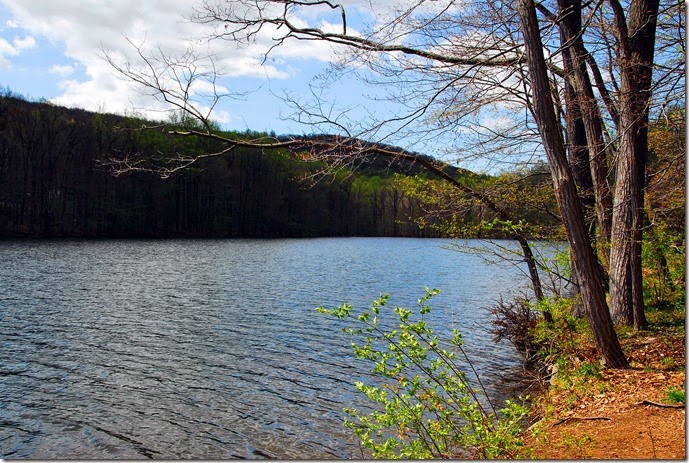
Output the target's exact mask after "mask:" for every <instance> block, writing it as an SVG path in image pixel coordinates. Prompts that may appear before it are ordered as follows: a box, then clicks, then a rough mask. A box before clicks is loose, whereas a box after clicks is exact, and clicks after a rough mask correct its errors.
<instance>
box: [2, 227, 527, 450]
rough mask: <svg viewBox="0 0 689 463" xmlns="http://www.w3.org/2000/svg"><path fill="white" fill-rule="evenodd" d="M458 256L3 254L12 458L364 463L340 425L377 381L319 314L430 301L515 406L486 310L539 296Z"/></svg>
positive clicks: (320, 250) (171, 246)
mask: <svg viewBox="0 0 689 463" xmlns="http://www.w3.org/2000/svg"><path fill="white" fill-rule="evenodd" d="M451 243H457V242H456V241H454V242H453V241H449V240H441V239H412V238H323V239H294V240H290V239H280V240H163V241H146V240H140V241H139V240H122V241H116V240H97V241H69V240H65V241H62V240H59V241H24V240H21V241H0V345H1V346H2V348H1V349H0V377H1V381H0V422H1V425H0V457H2V458H11V459H18V458H30V459H47V458H50V459H55V458H62V459H143V458H158V459H234V458H250V459H258V458H280V459H291V458H299V459H326V458H360V457H361V453H360V450H359V446H358V442H357V440H356V438H354V437H353V436H351V435H350V434H349V433H348V432H347V431H346V430H345V429H344V428H343V427H342V424H341V423H342V420H343V418H344V417H345V414H344V413H343V412H342V408H343V407H345V406H348V407H352V406H354V407H365V401H364V400H363V398H362V397H361V396H360V395H359V394H358V393H356V391H355V389H354V385H353V382H354V381H355V380H357V379H366V378H367V373H366V367H367V365H366V364H365V363H361V361H359V360H356V359H354V357H353V355H352V353H351V349H350V347H349V346H350V342H351V340H350V338H349V337H348V336H347V335H345V334H343V333H341V332H340V329H341V328H342V326H343V322H342V321H339V320H336V319H334V318H331V317H328V316H325V315H321V314H317V313H316V312H315V310H314V309H315V307H317V306H320V305H325V306H328V307H334V306H337V305H340V304H342V303H343V302H349V303H351V304H354V305H355V306H361V307H369V306H370V303H371V301H372V300H373V299H375V298H377V297H378V296H379V295H380V294H381V293H390V294H391V300H390V308H391V309H392V307H394V306H406V307H410V308H413V307H415V306H416V301H417V299H418V298H419V297H421V296H423V294H424V287H425V286H428V287H431V288H433V287H435V288H438V289H440V290H441V293H440V294H439V295H438V296H436V297H434V298H433V299H432V300H431V306H432V308H433V310H432V312H431V314H430V321H431V322H432V324H433V326H437V327H438V329H439V331H440V332H448V331H449V330H450V329H451V328H452V327H453V326H454V327H457V328H458V329H459V330H460V331H461V332H462V333H463V335H464V338H465V340H466V350H467V351H468V352H469V354H470V356H471V358H472V361H473V363H474V365H475V367H476V368H477V370H478V371H479V374H480V375H481V378H482V379H483V381H484V383H486V384H487V385H488V389H489V390H490V393H491V395H492V396H493V397H494V398H495V399H496V400H497V401H500V400H503V399H505V398H506V396H509V395H510V394H512V393H513V392H512V391H513V389H514V388H515V387H517V384H518V382H517V379H515V376H516V375H515V373H517V372H519V371H520V362H519V356H518V355H517V353H516V352H515V351H514V348H513V347H512V346H511V345H509V344H508V343H502V344H497V345H496V344H495V343H493V342H492V340H491V335H490V333H489V331H488V330H489V328H490V319H491V316H490V315H489V314H488V313H487V311H486V310H484V309H483V308H485V307H488V306H490V305H492V304H493V303H494V302H495V301H496V300H497V299H498V298H499V297H500V296H501V295H502V296H503V297H505V298H509V297H510V296H513V295H516V294H518V293H519V292H520V291H523V290H526V288H527V283H528V279H527V278H526V277H525V275H524V273H523V269H519V268H515V267H514V266H513V265H512V264H509V263H506V262H502V263H500V262H498V263H494V264H488V263H487V262H485V260H484V259H483V258H482V257H481V256H480V255H476V254H474V253H471V252H467V251H466V250H464V251H459V250H456V249H452V250H451V249H448V245H449V244H451ZM459 243H460V244H464V245H470V246H474V245H487V246H490V244H488V243H487V242H481V241H478V240H474V241H472V240H469V241H462V242H459ZM501 245H503V246H514V244H513V243H510V242H501Z"/></svg>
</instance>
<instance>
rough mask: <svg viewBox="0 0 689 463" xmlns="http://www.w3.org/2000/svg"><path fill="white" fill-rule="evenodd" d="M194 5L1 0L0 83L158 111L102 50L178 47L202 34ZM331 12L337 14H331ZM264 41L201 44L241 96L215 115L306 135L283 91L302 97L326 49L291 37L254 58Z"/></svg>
mask: <svg viewBox="0 0 689 463" xmlns="http://www.w3.org/2000/svg"><path fill="white" fill-rule="evenodd" d="M193 3H194V2H190V1H181V0H117V1H116V2H114V1H105V0H60V1H59V2H58V1H55V0H0V5H2V6H3V8H0V87H2V88H9V89H10V90H12V91H14V92H16V93H19V94H21V95H23V96H25V97H27V98H29V99H41V98H44V99H47V100H49V101H51V102H54V103H56V104H60V105H65V106H69V107H81V108H85V109H89V110H99V111H107V112H116V113H122V112H125V111H133V110H137V111H141V110H143V109H144V108H148V109H155V108H158V107H159V106H158V105H157V104H156V103H155V102H153V101H151V100H150V99H147V98H144V97H143V96H142V95H141V94H140V92H137V91H136V90H135V89H134V88H132V85H131V84H130V83H128V82H126V81H123V80H122V79H120V78H118V77H117V75H116V74H115V73H114V72H113V68H112V67H111V66H110V65H109V64H108V63H107V62H106V61H105V60H104V59H103V56H102V50H106V51H107V52H108V54H110V56H112V57H113V58H114V59H118V60H125V59H128V58H131V57H132V56H134V55H135V50H134V48H133V47H132V45H131V44H130V43H129V42H128V40H130V41H132V42H134V43H136V44H144V46H145V47H146V48H147V49H153V48H154V47H156V46H160V47H161V48H162V49H164V50H166V52H168V53H172V54H175V53H181V52H182V51H184V50H185V49H186V47H187V46H188V45H189V43H190V42H189V39H190V38H195V37H200V36H202V35H203V34H204V33H206V32H208V29H204V28H203V26H200V25H198V24H193V23H190V22H189V21H187V20H186V18H187V17H188V15H189V13H190V10H189V8H190V6H191V5H192V4H193ZM354 3H356V2H354ZM357 13H358V14H363V15H365V14H366V11H365V9H361V8H359V9H358V10H357V9H356V8H355V11H354V14H357ZM330 17H332V18H333V20H335V19H336V18H337V15H335V16H333V15H332V14H331V16H330ZM354 17H355V18H356V16H354ZM319 20H320V19H319ZM326 20H327V18H326ZM262 45H264V44H261V43H259V44H257V45H256V46H254V47H249V48H247V47H244V48H241V49H236V47H234V46H233V45H232V44H230V43H227V42H225V43H215V44H212V45H211V46H210V47H211V49H208V50H199V53H207V52H212V53H217V54H219V56H220V58H219V59H220V63H221V64H222V65H223V68H224V73H223V74H224V75H225V76H226V77H225V78H224V79H223V80H222V81H221V82H220V83H221V85H222V88H223V89H225V90H227V91H229V92H237V93H242V94H245V93H246V96H245V97H243V98H241V99H236V100H232V101H230V102H228V103H227V104H224V105H222V106H221V107H219V108H217V109H216V110H215V112H214V114H213V118H214V119H215V120H218V121H219V122H221V123H222V124H223V126H224V127H225V128H228V129H234V130H245V129H251V130H259V131H264V130H265V131H267V130H274V131H275V132H277V133H304V132H310V131H312V129H310V128H308V127H305V126H303V125H300V124H298V123H296V122H294V121H290V120H284V119H285V118H288V117H289V116H290V115H291V114H292V111H291V110H290V109H289V108H288V107H286V106H285V105H284V104H283V103H282V100H281V99H280V96H282V95H284V92H290V93H291V94H294V95H306V93H307V92H308V88H309V87H308V84H309V82H310V80H311V79H312V77H313V76H314V75H316V74H318V73H319V72H322V70H323V69H324V67H325V66H326V65H327V63H328V61H329V60H330V58H331V52H332V50H331V49H330V47H329V46H327V45H325V44H318V43H315V42H309V43H307V42H290V43H287V44H286V45H285V46H283V47H280V48H279V49H277V50H276V51H275V52H274V53H273V54H271V57H270V60H269V61H268V62H266V63H264V64H261V61H260V59H261V53H260V52H261V51H262V50H264V49H265V48H262ZM201 48H203V46H202V47H201ZM342 90H344V93H343V94H344V95H346V98H347V101H348V103H349V104H350V105H364V104H365V102H364V101H363V100H362V101H358V99H359V97H360V96H361V93H362V91H361V89H360V88H359V87H357V85H356V84H355V83H353V82H344V83H342V84H341V88H340V91H342Z"/></svg>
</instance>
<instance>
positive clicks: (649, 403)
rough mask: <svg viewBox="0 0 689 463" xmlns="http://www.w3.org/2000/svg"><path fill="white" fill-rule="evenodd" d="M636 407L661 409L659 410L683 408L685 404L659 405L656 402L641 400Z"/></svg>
mask: <svg viewBox="0 0 689 463" xmlns="http://www.w3.org/2000/svg"><path fill="white" fill-rule="evenodd" d="M637 405H653V406H654V407H661V408H685V407H686V405H685V404H661V403H658V402H651V401H650V400H642V401H641V402H639V403H637Z"/></svg>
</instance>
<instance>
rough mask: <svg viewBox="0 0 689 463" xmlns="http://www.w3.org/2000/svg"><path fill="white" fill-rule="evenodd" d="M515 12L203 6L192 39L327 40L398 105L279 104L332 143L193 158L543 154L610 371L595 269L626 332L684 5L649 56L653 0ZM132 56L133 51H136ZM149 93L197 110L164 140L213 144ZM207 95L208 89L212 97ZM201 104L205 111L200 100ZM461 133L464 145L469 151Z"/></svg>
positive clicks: (678, 76) (561, 4)
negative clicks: (656, 67)
mask: <svg viewBox="0 0 689 463" xmlns="http://www.w3.org/2000/svg"><path fill="white" fill-rule="evenodd" d="M516 6H517V7H518V8H515V5H510V4H504V3H501V2H495V1H493V0H474V1H472V2H469V3H467V2H458V1H454V0H445V1H426V0H417V1H414V2H404V3H400V4H399V6H398V7H397V8H396V9H395V11H393V12H392V13H391V14H389V15H388V16H386V17H384V18H383V17H381V18H380V21H379V22H378V23H376V24H375V25H374V26H373V27H371V28H369V29H367V30H366V31H357V30H354V28H353V26H352V24H348V22H347V11H346V9H345V7H344V6H343V5H341V4H335V3H334V2H329V1H321V0H234V1H229V2H225V1H223V2H221V1H211V0H205V1H203V2H202V3H201V4H200V6H199V7H198V8H197V9H196V10H195V12H194V13H193V15H192V20H194V21H196V22H198V23H200V24H205V25H207V26H208V27H209V28H210V29H211V32H210V33H209V35H208V37H207V39H209V40H228V41H231V42H232V43H234V44H252V43H257V42H261V41H262V42H264V43H266V52H265V57H267V56H268V55H269V54H270V53H272V52H274V50H276V49H277V48H278V47H280V46H281V45H283V44H284V43H286V42H287V41H289V40H302V41H321V42H326V43H329V44H332V45H333V46H336V47H338V48H339V49H340V50H342V51H343V52H342V55H341V59H340V61H339V62H337V63H335V65H334V66H333V68H332V69H331V73H330V74H329V76H330V77H333V76H336V75H337V74H338V73H350V72H353V71H352V69H357V70H358V71H357V73H358V76H359V77H361V78H362V81H363V82H367V83H369V84H374V85H378V86H382V85H384V86H385V88H386V89H387V90H388V92H389V93H388V96H389V98H390V99H393V100H396V101H398V102H400V103H401V104H400V111H399V113H398V114H395V115H392V116H390V117H387V118H383V119H376V118H372V119H370V120H367V121H363V122H362V121H359V124H358V125H357V124H356V123H354V121H347V120H346V119H343V118H339V117H337V116H334V115H333V114H334V113H333V112H332V108H330V107H326V106H325V104H324V103H323V102H322V101H316V102H313V103H312V104H308V103H304V102H303V101H297V100H294V99H292V100H290V101H291V102H292V103H293V105H294V108H295V111H296V114H297V117H298V118H299V119H300V120H304V121H306V122H308V123H310V124H313V125H314V126H315V127H319V128H325V127H327V128H328V129H329V131H331V132H334V133H336V134H337V136H334V137H329V138H328V139H327V143H325V141H324V139H321V140H320V141H318V140H315V139H311V140H310V141H305V140H299V139H296V138H291V139H280V140H277V139H273V140H251V141H237V140H219V141H223V142H224V143H226V145H225V146H226V147H225V148H224V149H223V150H221V151H219V152H217V153H212V154H202V155H200V156H199V157H203V156H209V155H213V156H215V155H221V154H225V153H227V152H229V151H231V150H232V149H234V147H236V146H241V145H242V144H249V145H251V146H259V147H266V148H268V147H293V148H295V147H299V148H306V147H308V148H311V149H313V148H318V149H319V150H321V151H320V152H321V153H323V154H325V155H327V156H328V160H329V161H330V162H331V165H334V166H335V167H337V166H342V165H350V164H351V163H355V162H357V161H356V159H358V156H361V155H362V154H363V153H366V152H371V150H373V148H372V147H376V148H375V150H377V151H378V152H379V154H384V155H389V156H390V157H391V159H398V158H401V157H404V156H407V155H409V156H415V155H411V154H409V153H408V152H405V151H401V150H388V149H387V148H384V147H383V148H381V146H383V145H380V144H379V142H390V141H394V140H395V139H394V138H393V137H394V136H395V135H396V134H404V135H407V136H408V135H416V136H418V137H419V139H423V140H429V139H434V138H435V137H436V136H437V135H438V134H450V135H452V134H454V135H455V136H456V139H457V140H459V141H461V142H462V143H463V147H462V148H463V149H464V151H465V152H466V151H467V150H470V151H476V152H480V153H481V154H485V153H486V152H487V151H492V152H494V153H495V152H502V153H505V154H506V155H509V156H510V159H515V156H517V155H521V157H519V159H520V160H524V159H528V158H529V157H530V156H534V155H537V154H538V153H539V152H545V153H546V156H547V158H548V161H549V164H550V168H551V174H552V177H553V184H554V186H555V191H556V196H557V200H558V204H559V207H560V209H561V211H562V214H563V222H564V223H565V227H566V229H567V232H568V240H569V243H570V246H571V249H572V260H573V266H574V269H575V274H576V276H577V279H578V284H579V287H580V289H581V293H582V298H583V303H584V308H585V311H586V313H587V315H588V317H589V320H590V322H591V326H592V328H593V330H594V333H595V338H596V342H597V344H598V347H599V348H600V350H601V352H602V353H603V355H604V357H605V359H606V360H607V362H608V363H609V364H610V365H612V366H618V367H619V366H625V365H626V360H625V359H624V356H623V355H622V354H621V350H620V348H619V343H618V342H617V338H616V336H615V333H614V330H613V329H612V322H611V317H610V312H609V310H608V305H607V303H606V299H605V281H604V280H605V278H604V272H601V270H600V269H601V268H603V267H606V264H607V262H606V261H608V260H609V268H610V272H611V304H612V313H613V315H614V319H615V320H616V321H618V322H625V323H627V322H629V320H630V319H629V317H628V315H629V314H632V318H633V321H634V323H635V324H637V325H641V324H642V323H643V317H642V315H643V301H642V299H641V278H640V277H641V274H640V233H641V221H640V220H639V218H640V217H641V216H640V213H641V207H642V205H643V190H642V188H643V172H644V165H645V161H644V159H645V150H646V149H647V140H646V135H645V134H646V124H647V121H648V114H649V112H650V108H651V107H652V105H654V104H657V101H658V99H660V100H663V99H664V100H665V102H668V101H671V100H673V98H676V95H677V89H678V88H679V87H680V86H679V83H680V82H683V79H684V77H683V73H682V70H683V66H682V64H683V61H682V60H681V59H680V60H679V61H680V63H677V62H674V63H673V60H675V61H677V59H676V57H675V56H674V55H673V54H672V53H671V52H670V50H671V47H672V45H673V44H675V45H676V44H683V36H684V25H683V23H682V21H681V20H677V19H676V16H677V12H678V11H683V2H681V1H673V0H668V4H667V5H664V7H663V9H662V12H663V15H664V16H662V18H664V19H663V22H662V25H663V27H662V28H661V30H662V31H663V35H662V41H661V43H660V44H661V46H662V47H664V48H661V49H659V48H658V47H656V46H655V41H654V37H655V30H656V24H657V23H658V18H659V15H658V12H659V10H660V8H659V3H658V0H629V1H628V2H626V3H625V4H622V3H620V2H619V0H597V1H594V2H588V3H581V2H578V1H577V0H559V1H556V2H554V3H553V2H551V4H548V2H546V1H544V2H539V3H538V4H536V3H534V2H529V0H520V2H518V3H517V5H516ZM307 10H319V11H332V12H333V13H334V18H335V20H334V21H333V24H331V25H330V26H329V27H319V26H314V25H310V24H308V23H305V22H304V21H303V20H302V13H303V12H304V11H307ZM539 14H540V18H539ZM335 22H337V24H336V25H334V23H335ZM673 27H674V28H675V29H676V30H675V29H673ZM673 30H674V32H673ZM678 37H679V38H678ZM139 55H140V56H141V57H143V56H142V54H141V52H140V49H139ZM659 56H660V57H662V63H663V64H662V67H661V72H660V73H658V76H657V77H656V79H654V78H653V73H652V69H653V64H654V58H657V57H659ZM149 59H150V57H149ZM161 61H162V62H164V61H165V60H164V59H163V60H161ZM111 64H113V66H115V68H116V69H117V70H118V71H119V72H120V73H121V74H122V75H124V76H125V77H126V78H129V79H131V80H134V81H138V82H139V83H140V84H142V85H144V87H146V86H147V87H148V88H149V89H151V90H153V92H154V93H155V92H156V91H157V90H164V89H165V88H166V87H164V86H162V85H161V83H160V82H159V81H158V80H157V77H156V76H157V75H159V74H160V69H159V68H156V67H155V66H153V67H151V66H148V69H147V70H146V68H144V69H145V70H146V72H145V73H144V74H140V73H139V71H138V70H136V69H134V68H131V67H128V66H123V65H119V64H117V63H115V62H114V61H112V63H111ZM164 69H167V68H165V67H164ZM166 72H167V71H166ZM173 75H174V76H177V77H179V76H180V75H181V76H182V77H183V79H189V78H199V77H201V78H204V79H207V80H209V81H210V83H214V81H213V80H212V77H210V76H212V75H213V73H210V74H209V75H208V76H206V75H205V74H204V73H187V74H185V73H182V74H177V73H173ZM181 88H188V86H186V85H183V86H182V87H181ZM654 89H655V90H658V89H662V90H663V93H662V94H661V95H660V98H656V99H651V95H652V90H654ZM161 93H162V95H163V98H169V97H172V98H176V99H177V100H176V102H174V101H173V102H171V103H172V104H173V105H174V106H176V107H177V108H178V109H180V110H182V111H185V112H186V113H187V114H189V115H191V116H192V117H195V118H199V117H201V119H200V120H201V130H189V131H186V132H178V134H179V135H182V136H206V137H209V138H217V137H218V135H217V134H216V133H215V132H213V131H212V130H211V127H210V126H209V124H208V123H207V121H208V118H207V117H206V116H205V115H203V114H199V113H198V111H193V110H192V111H190V110H189V109H188V106H187V99H188V98H189V96H188V95H187V94H186V93H184V92H182V93H177V94H172V93H171V92H167V93H165V92H161ZM220 97H221V95H220V94H218V93H215V94H213V100H214V101H217V98H220ZM207 106H208V107H211V108H212V107H213V104H211V105H207ZM658 106H659V107H660V108H663V107H664V105H663V104H659V105H658ZM490 108H493V109H494V110H495V111H496V112H498V113H501V114H508V115H510V116H511V117H509V118H508V119H506V121H505V122H503V123H502V124H498V125H496V124H486V123H484V122H482V118H483V117H485V115H486V111H488V110H489V109H490ZM204 118H205V119H204ZM204 121H205V122H204ZM565 134H569V137H565ZM472 137H473V139H474V140H475V142H476V143H474V144H469V143H468V142H467V141H468V140H469V139H470V138H472ZM362 140H368V141H362ZM371 142H378V143H371ZM326 145H327V146H326ZM313 152H314V151H312V153H313ZM386 152H387V153H386ZM524 156H526V158H525V157H524ZM195 159H197V158H192V159H175V160H172V161H171V162H172V165H171V167H169V170H170V171H172V170H174V169H177V168H183V167H184V166H186V165H188V164H190V163H192V162H194V160H195ZM582 160H583V161H582ZM136 162H138V161H134V160H125V163H124V166H125V168H137V166H138V164H136ZM431 164H432V163H431ZM573 164H576V165H573ZM163 167H165V166H163ZM575 167H576V169H575ZM429 168H431V169H433V167H432V166H429ZM440 172H442V169H441V170H440ZM577 172H578V173H577ZM575 174H576V175H575ZM611 178H613V180H614V183H615V189H614V203H612V199H611V188H610V187H609V184H608V181H609V179H611ZM577 179H579V181H578V182H577ZM587 179H588V180H587ZM448 181H451V180H448ZM585 181H586V182H589V181H590V184H591V188H590V190H592V192H590V193H589V195H590V196H591V197H592V198H593V199H592V200H591V201H589V204H591V203H592V208H594V209H595V210H596V214H595V216H596V219H595V222H594V221H592V219H588V220H587V218H586V216H585V214H584V209H583V208H582V197H581V196H580V195H579V192H578V191H577V188H576V186H577V183H579V185H580V186H582V185H584V182H585ZM457 186H458V188H465V187H464V186H462V185H457ZM467 193H469V192H467ZM584 193H585V192H584ZM470 194H474V195H475V194H476V192H472V193H470ZM583 196H584V197H585V194H584V195H583ZM474 197H477V198H478V199H480V200H481V201H483V202H484V204H487V205H488V207H490V208H491V209H493V210H494V211H495V212H497V213H498V214H499V206H498V205H496V204H494V205H492V206H491V205H490V203H489V202H488V201H490V198H481V197H480V196H474ZM593 223H595V224H596V231H595V232H593V231H592V228H593V227H592V225H591V224H593ZM587 224H589V225H588V226H587ZM517 239H519V238H518V237H517ZM594 240H596V242H597V244H598V249H599V252H598V253H596V252H595V249H594V243H593V241H594ZM608 242H610V243H611V244H610V246H611V251H610V256H609V259H608V245H607V243H608ZM527 245H528V243H527ZM526 249H527V248H524V252H525V256H526V257H527V262H529V257H528V251H527V250H526ZM599 260H602V264H603V265H601V262H600V261H599Z"/></svg>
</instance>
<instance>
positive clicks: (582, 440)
mask: <svg viewBox="0 0 689 463" xmlns="http://www.w3.org/2000/svg"><path fill="white" fill-rule="evenodd" d="M620 338H621V339H620V342H621V343H622V345H623V349H624V350H625V353H626V354H627V357H628V359H629V361H630V366H631V368H629V369H624V370H613V369H603V370H601V371H599V372H595V374H592V375H589V376H588V377H587V378H586V379H585V380H584V381H579V382H577V381H573V382H571V383H568V384H566V385H565V386H564V387H563V386H562V385H561V384H560V385H558V386H557V387H549V388H547V389H546V390H545V391H544V392H543V393H542V395H541V397H540V398H539V401H538V405H537V407H536V413H537V416H536V417H535V419H537V420H538V419H540V421H538V422H537V423H536V424H535V425H534V426H532V427H531V428H530V430H529V432H527V433H526V434H527V436H526V438H525V440H526V442H525V444H526V447H525V449H524V450H525V451H526V452H525V454H526V455H527V456H528V457H531V458H536V459H549V460H553V459H557V460H559V459H644V460H646V459H682V460H684V459H686V417H685V403H684V402H682V400H683V392H684V390H685V385H686V382H685V380H686V378H685V361H686V344H685V332H684V324H683V323H682V325H681V326H677V325H674V326H655V327H650V328H649V329H647V330H642V331H638V332H634V333H630V334H627V335H626V336H620ZM589 351H590V352H591V355H592V356H593V355H595V354H594V352H595V349H593V348H591V349H589ZM585 361H596V359H595V358H590V359H582V363H583V362H585ZM673 394H674V395H675V396H676V395H677V394H680V395H681V397H682V398H681V399H677V398H675V399H674V400H673V399H672V396H673ZM678 400H679V401H678Z"/></svg>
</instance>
